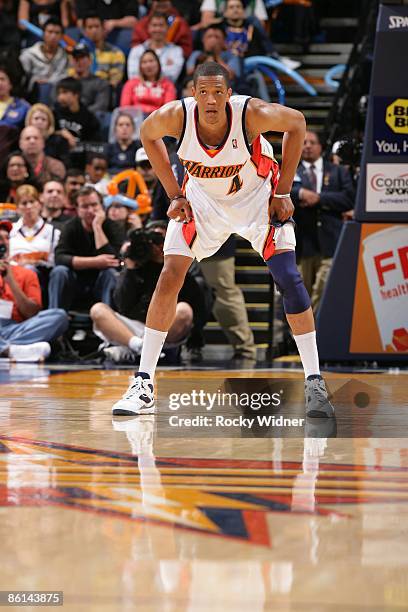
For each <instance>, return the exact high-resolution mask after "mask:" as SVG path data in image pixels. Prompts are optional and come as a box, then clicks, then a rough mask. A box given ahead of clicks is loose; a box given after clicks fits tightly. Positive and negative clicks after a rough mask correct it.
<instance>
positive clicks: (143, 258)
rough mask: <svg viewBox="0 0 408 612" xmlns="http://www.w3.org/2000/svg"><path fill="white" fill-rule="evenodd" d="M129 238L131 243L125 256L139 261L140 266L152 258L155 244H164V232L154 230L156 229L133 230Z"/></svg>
mask: <svg viewBox="0 0 408 612" xmlns="http://www.w3.org/2000/svg"><path fill="white" fill-rule="evenodd" d="M128 238H129V241H130V244H129V246H128V248H127V249H126V251H125V253H124V257H125V258H126V257H127V258H129V259H131V260H132V261H135V262H137V263H138V264H139V265H140V266H142V265H144V264H145V263H147V262H148V261H149V260H150V259H151V256H152V247H153V245H154V244H156V245H162V244H163V243H164V236H163V234H162V233H161V232H156V231H154V229H144V228H141V229H136V230H133V231H131V232H130V234H129V236H128Z"/></svg>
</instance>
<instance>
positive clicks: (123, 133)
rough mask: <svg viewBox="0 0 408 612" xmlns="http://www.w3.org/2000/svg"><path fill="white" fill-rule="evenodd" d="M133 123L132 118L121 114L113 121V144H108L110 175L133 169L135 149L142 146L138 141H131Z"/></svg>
mask: <svg viewBox="0 0 408 612" xmlns="http://www.w3.org/2000/svg"><path fill="white" fill-rule="evenodd" d="M134 131H135V123H134V121H133V117H132V116H131V115H129V114H128V113H126V112H121V113H119V114H118V115H117V116H116V120H115V139H116V140H115V142H111V143H110V144H109V149H108V166H109V172H110V173H111V174H117V173H118V172H121V171H122V170H127V169H128V168H133V167H134V165H135V155H136V151H137V149H139V148H140V147H141V146H142V143H141V142H140V140H133V135H134Z"/></svg>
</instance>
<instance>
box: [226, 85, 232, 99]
mask: <svg viewBox="0 0 408 612" xmlns="http://www.w3.org/2000/svg"><path fill="white" fill-rule="evenodd" d="M227 94H228V99H230V97H231V96H232V89H231V87H228V91H227Z"/></svg>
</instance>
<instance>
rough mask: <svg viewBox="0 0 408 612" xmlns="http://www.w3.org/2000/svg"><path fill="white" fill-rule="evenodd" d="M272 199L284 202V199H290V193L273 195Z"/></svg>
mask: <svg viewBox="0 0 408 612" xmlns="http://www.w3.org/2000/svg"><path fill="white" fill-rule="evenodd" d="M273 197H274V198H278V200H284V199H285V198H290V193H275V195H274V196H273Z"/></svg>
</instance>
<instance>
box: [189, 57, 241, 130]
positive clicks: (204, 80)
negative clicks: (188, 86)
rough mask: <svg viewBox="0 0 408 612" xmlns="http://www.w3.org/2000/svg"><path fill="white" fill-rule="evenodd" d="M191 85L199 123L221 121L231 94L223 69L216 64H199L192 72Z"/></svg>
mask: <svg viewBox="0 0 408 612" xmlns="http://www.w3.org/2000/svg"><path fill="white" fill-rule="evenodd" d="M193 83H194V84H193V96H194V98H195V100H196V102H197V106H198V112H199V116H200V121H204V122H205V123H211V124H214V123H219V122H220V121H222V120H223V118H224V113H225V106H226V103H227V101H228V100H229V98H230V96H231V94H232V89H231V87H230V84H229V75H228V72H227V71H226V70H225V68H224V67H223V66H221V65H220V64H217V63H216V62H206V63H204V64H200V66H198V67H197V68H196V71H195V72H194V80H193Z"/></svg>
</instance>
